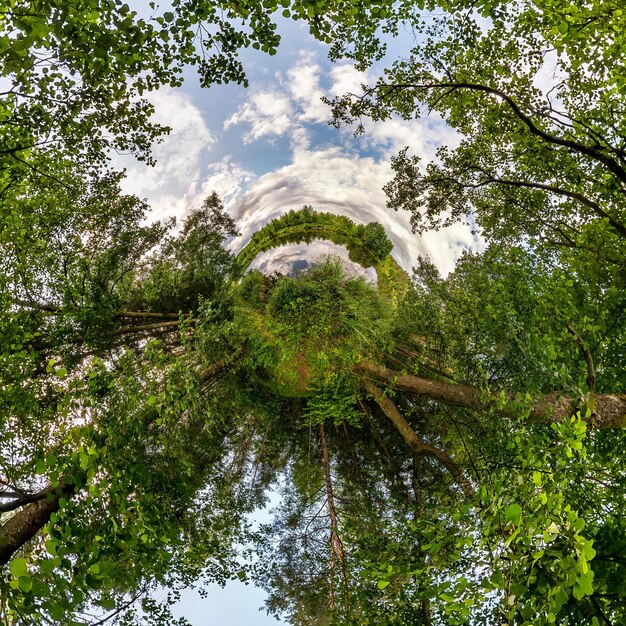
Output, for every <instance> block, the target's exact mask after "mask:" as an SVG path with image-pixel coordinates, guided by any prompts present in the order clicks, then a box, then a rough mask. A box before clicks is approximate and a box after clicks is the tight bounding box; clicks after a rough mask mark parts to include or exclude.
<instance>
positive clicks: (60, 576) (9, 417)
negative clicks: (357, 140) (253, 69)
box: [0, 0, 626, 626]
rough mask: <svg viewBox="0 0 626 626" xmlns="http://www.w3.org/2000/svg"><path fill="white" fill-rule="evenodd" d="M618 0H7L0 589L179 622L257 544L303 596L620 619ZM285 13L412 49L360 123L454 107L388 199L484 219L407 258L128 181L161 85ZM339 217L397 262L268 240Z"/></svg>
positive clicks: (220, 66)
mask: <svg viewBox="0 0 626 626" xmlns="http://www.w3.org/2000/svg"><path fill="white" fill-rule="evenodd" d="M621 5H622V3H621V2H619V1H618V0H602V1H599V0H590V1H588V2H584V3H583V2H581V1H580V0H574V1H571V0H567V1H565V0H528V1H527V2H523V3H522V2H520V3H518V2H510V1H507V0H472V1H469V0H457V1H455V2H448V0H395V1H393V2H392V1H391V0H280V2H278V1H277V0H263V2H260V1H259V0H249V1H246V2H239V1H237V2H231V1H230V0H213V1H211V2H208V1H206V0H172V1H171V3H169V4H168V5H167V6H164V7H159V6H158V5H157V4H155V3H154V2H151V3H150V14H149V16H148V17H145V16H144V17H142V15H141V14H140V13H138V12H137V11H138V9H137V10H135V9H133V8H131V7H129V5H127V4H124V3H123V2H122V0H0V25H1V27H0V72H1V74H0V76H1V79H0V93H1V99H0V137H1V141H0V623H2V624H7V626H18V625H19V626H21V625H24V626H26V625H29V626H30V625H39V624H60V625H67V626H96V625H101V624H111V625H115V624H118V625H120V626H121V625H123V626H131V625H137V626H139V625H153V626H165V625H169V624H176V623H178V624H184V623H186V622H185V621H184V619H182V618H181V619H177V618H175V617H174V615H173V614H172V607H173V606H174V604H175V602H176V601H177V599H178V597H179V594H180V592H181V590H182V589H185V588H188V587H190V586H193V585H196V586H199V587H202V586H203V585H205V584H208V583H210V582H217V583H220V584H224V583H225V582H226V581H228V580H237V579H238V580H242V581H246V582H250V583H253V584H255V585H258V586H261V587H262V588H264V589H265V590H266V591H267V593H268V600H267V604H266V609H267V610H268V611H269V612H270V613H272V614H274V615H277V616H281V617H282V618H283V619H284V620H286V621H287V623H289V624H293V625H294V626H308V625H310V626H313V625H315V626H318V625H320V626H323V625H329V626H330V625H336V626H342V625H345V626H357V625H363V626H365V625H371V626H385V625H388V626H399V625H405V624H407V625H408V624H411V625H423V626H432V625H440V624H449V625H459V626H461V625H468V626H469V625H471V626H473V625H478V624H484V625H486V626H492V625H496V624H498V625H500V624H507V625H520V626H521V625H541V624H561V625H567V624H569V625H579V624H589V625H593V626H601V625H613V626H617V625H620V624H626V584H625V581H626V518H625V517H624V510H626V457H625V456H624V450H625V449H626V433H625V429H626V370H625V367H624V363H626V288H625V287H626V195H625V193H626V14H625V13H626V9H624V8H622V6H621ZM291 20H295V21H296V22H298V23H303V24H305V25H306V27H307V29H308V32H309V33H310V35H311V36H312V37H314V38H315V39H316V40H318V41H319V42H321V43H323V44H324V45H326V46H327V50H328V55H329V58H330V59H331V60H332V61H342V62H350V63H353V64H354V65H355V66H356V67H357V68H360V69H365V68H369V67H372V66H373V65H375V64H380V63H384V65H385V67H384V71H382V72H381V73H380V77H379V78H378V79H377V80H376V81H375V82H373V83H372V84H369V85H363V86H362V89H361V91H360V92H358V93H348V94H337V97H336V98H334V99H327V104H328V112H329V119H331V118H332V119H331V121H332V124H333V125H334V126H337V127H341V128H343V127H346V126H347V127H350V128H352V129H356V133H360V132H363V131H364V129H365V125H364V120H374V121H376V122H382V123H384V122H385V121H388V120H394V119H402V120H407V121H410V120H418V119H420V118H421V119H423V118H426V117H428V116H435V117H437V118H438V119H441V120H443V121H444V122H445V123H446V124H447V125H448V126H449V127H450V128H451V129H454V131H455V132H456V133H457V136H458V142H457V144H456V145H454V146H448V145H442V146H440V147H439V149H438V151H437V154H436V157H435V158H434V159H433V160H430V161H425V160H424V159H420V157H419V156H415V155H414V154H413V153H412V152H411V151H410V149H409V148H407V149H405V150H403V151H401V152H399V153H398V154H397V155H396V156H394V157H393V159H392V161H391V166H392V169H393V173H394V176H393V178H392V179H391V180H390V181H389V182H388V184H387V185H386V187H385V192H386V194H387V199H388V208H389V209H390V210H395V211H402V212H408V214H409V215H410V218H411V224H412V226H413V229H414V232H415V233H416V236H418V235H419V234H421V233H425V232H428V231H431V230H436V229H441V228H445V227H447V226H450V225H454V224H458V223H463V224H469V225H470V226H471V228H473V229H474V230H475V231H476V232H477V233H479V234H480V236H481V237H482V238H483V240H484V242H485V247H484V251H481V252H469V251H467V252H465V253H464V254H463V255H462V256H461V257H460V258H459V260H458V261H457V263H456V266H455V268H454V270H453V271H452V272H450V273H449V274H447V275H442V274H441V273H440V272H439V271H438V269H437V268H436V266H435V265H434V264H433V263H432V262H431V261H430V260H429V259H427V258H419V259H415V261H414V265H415V267H414V269H413V272H412V273H407V272H406V271H405V270H404V269H402V268H401V267H400V266H399V265H398V263H397V262H396V261H395V260H394V259H393V256H392V255H393V245H392V243H391V240H390V239H389V238H388V236H387V234H386V233H385V230H384V228H383V227H382V226H381V225H380V224H377V223H374V222H371V223H367V224H365V223H363V224H361V223H357V222H355V221H353V220H350V219H348V218H345V217H341V216H337V215H332V214H331V213H330V212H328V211H325V210H324V209H323V207H316V208H315V209H313V208H312V207H310V206H305V207H303V208H302V209H300V210H298V211H291V212H290V213H287V214H285V215H284V216H282V217H280V218H278V219H276V220H273V221H270V222H269V224H266V225H265V226H264V227H263V228H259V229H257V233H256V234H255V235H254V236H253V237H252V239H251V240H250V241H249V242H248V244H247V245H246V247H244V248H243V249H242V250H241V251H240V252H239V254H238V255H234V254H232V253H231V252H229V250H228V248H227V244H228V242H230V241H231V240H232V239H233V238H234V237H235V236H237V234H238V224H237V222H236V220H235V219H234V218H233V216H232V215H230V214H229V212H228V210H227V207H225V204H224V202H223V200H222V199H221V198H220V197H219V196H218V195H217V194H216V193H212V194H209V195H208V197H206V199H205V200H204V202H203V203H202V204H201V205H200V206H197V207H195V208H194V209H193V210H192V211H190V212H188V214H187V215H186V217H185V220H184V222H183V223H182V224H176V223H174V221H172V220H170V221H158V220H154V219H153V217H152V216H151V207H150V206H149V205H148V203H147V202H146V201H145V200H142V199H140V198H139V197H137V196H133V195H129V194H126V193H124V192H123V191H122V189H121V183H122V181H123V177H124V172H121V171H115V169H114V167H113V165H112V160H111V154H112V153H113V152H116V151H120V152H126V153H132V154H133V155H134V156H135V157H136V159H138V160H140V161H145V162H146V163H147V164H151V163H152V162H153V160H154V154H153V148H154V145H155V142H157V141H158V139H159V138H160V137H163V136H165V135H166V134H167V133H168V132H169V129H168V128H167V127H166V126H164V125H162V124H159V123H157V122H155V121H154V118H153V113H154V107H153V106H152V105H151V104H150V103H149V101H148V100H147V99H146V95H148V94H150V93H151V92H155V91H157V90H158V89H159V88H163V87H168V88H171V89H176V88H179V87H180V86H181V85H182V83H183V79H184V80H191V78H190V72H189V68H195V69H196V70H197V72H198V78H197V80H198V81H199V84H200V85H201V86H202V87H204V88H209V87H210V86H211V85H219V84H223V83H236V84H240V85H244V86H247V84H248V77H247V75H246V67H245V64H244V63H243V62H242V55H241V53H242V51H244V50H247V49H249V48H251V49H254V50H258V51H259V53H264V54H267V55H274V54H276V51H277V49H278V48H279V47H280V46H281V27H282V26H284V23H285V21H291ZM407 34H409V35H410V36H407ZM400 40H401V41H402V42H406V41H407V40H410V41H412V44H411V45H408V46H407V47H406V49H403V50H402V53H401V55H398V56H397V58H392V59H390V58H389V53H390V51H391V53H394V54H395V52H394V50H395V51H397V48H394V46H396V45H397V42H398V41H400ZM546 85H547V86H546ZM317 239H323V240H330V241H333V242H335V243H337V244H339V245H342V246H344V247H345V248H347V250H348V253H349V255H350V259H351V260H352V261H354V262H355V263H357V264H358V265H361V266H362V267H373V268H374V269H375V270H376V273H377V277H378V278H377V282H376V283H372V282H369V281H367V280H365V279H364V278H363V277H360V276H355V275H354V274H352V273H350V272H347V271H346V268H345V267H344V264H343V263H342V262H341V261H340V260H338V259H337V258H334V257H323V258H320V259H318V260H317V261H316V262H315V263H314V264H313V265H312V266H310V267H309V268H308V270H307V271H305V272H302V273H299V274H297V275H281V274H277V273H274V274H269V273H268V274H263V273H261V272H259V271H257V270H249V266H250V264H251V263H252V261H253V260H254V259H255V257H256V256H257V255H258V254H259V253H260V252H262V251H267V250H271V249H273V248H275V247H276V246H279V245H282V244H285V243H288V242H289V243H293V242H305V243H310V242H311V241H313V240H317ZM276 493H280V503H279V505H278V506H277V507H276V509H275V510H274V514H273V517H272V521H271V522H269V523H267V524H263V525H261V526H255V525H253V524H251V522H250V519H251V518H250V515H251V514H253V513H254V512H255V511H258V510H261V509H263V508H264V507H266V506H267V504H268V499H269V497H270V495H271V494H276ZM620 511H621V512H620ZM162 590H166V592H167V593H166V594H165V599H163V597H164V596H163V593H160V592H161V591H162ZM157 592H159V593H157Z"/></svg>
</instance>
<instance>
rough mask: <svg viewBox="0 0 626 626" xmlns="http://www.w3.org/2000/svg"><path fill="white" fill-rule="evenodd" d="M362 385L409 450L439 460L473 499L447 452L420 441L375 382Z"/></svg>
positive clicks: (365, 382)
mask: <svg viewBox="0 0 626 626" xmlns="http://www.w3.org/2000/svg"><path fill="white" fill-rule="evenodd" d="M362 384H363V387H364V389H365V390H366V391H367V393H369V394H370V395H371V396H372V397H373V398H374V400H375V402H376V404H378V406H379V407H380V409H381V410H382V412H383V413H384V414H385V415H386V416H387V417H388V418H389V419H390V420H391V422H392V423H393V425H394V426H395V427H396V429H397V431H398V432H399V433H400V435H401V436H402V438H403V439H404V441H405V443H406V444H407V445H408V446H409V448H410V449H411V450H412V451H413V452H414V453H415V454H417V455H418V456H430V457H433V458H434V459H437V461H439V462H440V463H441V464H442V465H443V466H444V467H445V468H446V469H447V470H448V472H449V473H450V475H451V476H452V478H453V479H454V481H455V482H456V483H457V485H458V486H459V487H460V488H461V491H463V493H464V494H465V496H466V497H468V498H471V497H473V496H474V488H473V487H472V485H471V483H470V482H469V480H468V479H467V478H466V477H465V475H464V473H463V470H462V469H461V468H460V467H459V465H458V464H457V463H455V461H453V460H452V458H451V457H450V456H449V455H448V454H447V453H446V452H444V451H443V450H441V449H439V448H436V447H435V446H431V445H430V444H428V443H426V442H425V441H423V440H422V439H420V437H418V435H417V433H416V432H415V431H414V430H413V428H412V427H411V425H410V424H409V423H408V422H407V421H406V419H404V417H403V416H402V415H401V414H400V411H398V409H397V408H396V406H395V404H394V403H393V402H392V401H391V399H390V398H389V397H388V396H386V395H385V394H383V393H382V392H381V391H380V390H379V389H378V387H377V386H376V385H375V384H374V383H373V382H371V381H370V380H367V379H363V380H362Z"/></svg>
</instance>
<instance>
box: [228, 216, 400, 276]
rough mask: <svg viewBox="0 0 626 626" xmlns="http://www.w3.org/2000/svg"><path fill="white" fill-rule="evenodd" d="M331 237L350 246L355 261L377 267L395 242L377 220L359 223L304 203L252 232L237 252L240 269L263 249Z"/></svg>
mask: <svg viewBox="0 0 626 626" xmlns="http://www.w3.org/2000/svg"><path fill="white" fill-rule="evenodd" d="M316 239H327V240H329V241H332V242H333V243H335V244H337V245H341V246H346V248H347V250H348V255H349V258H350V260H351V261H353V262H354V263H358V264H359V265H361V266H362V267H374V266H375V265H376V264H377V263H380V262H382V261H383V260H384V259H385V258H386V257H388V256H389V254H390V253H391V250H392V249H393V244H392V243H391V241H389V238H388V237H387V235H386V233H385V229H384V228H383V227H382V226H381V225H380V224H378V223H376V222H370V223H369V224H366V225H363V224H355V223H354V222H353V221H352V220H351V219H349V218H348V217H345V216H343V215H333V214H332V213H323V212H320V211H315V210H313V208H312V207H310V206H306V205H305V206H304V207H303V208H302V209H300V210H299V211H294V210H291V211H289V212H288V213H285V214H284V215H282V216H281V217H278V218H276V219H275V220H272V221H271V222H270V223H269V224H267V225H266V226H264V227H263V228H262V229H261V230H259V231H257V232H256V233H254V235H252V237H251V239H250V241H249V242H248V244H247V245H246V246H245V247H244V248H243V250H241V252H240V253H239V255H238V256H237V271H238V272H240V273H243V272H245V271H246V269H247V268H248V266H249V265H250V263H252V261H253V260H254V259H255V257H256V256H257V255H258V254H260V253H261V252H265V251H267V250H271V249H272V248H276V247H278V246H283V245H286V244H289V243H307V244H309V243H311V242H312V241H314V240H316Z"/></svg>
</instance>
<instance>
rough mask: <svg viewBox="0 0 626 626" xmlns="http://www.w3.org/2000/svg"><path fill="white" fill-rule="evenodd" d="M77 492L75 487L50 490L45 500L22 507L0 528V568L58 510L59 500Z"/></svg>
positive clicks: (67, 486)
mask: <svg viewBox="0 0 626 626" xmlns="http://www.w3.org/2000/svg"><path fill="white" fill-rule="evenodd" d="M76 491H77V487H76V486H75V485H65V486H63V487H57V488H52V487H51V488H50V489H49V490H48V493H47V495H46V497H45V498H43V499H41V500H39V501H38V502H32V503H30V504H27V505H26V506H24V507H23V508H22V509H21V510H20V511H18V512H17V513H15V514H14V515H12V516H11V517H10V518H9V519H8V520H7V521H6V522H5V523H4V524H2V526H0V567H2V566H3V565H6V564H7V563H8V562H9V561H10V560H11V558H12V557H13V555H14V554H15V552H17V550H19V549H20V548H21V547H22V546H24V545H25V544H26V543H27V542H28V541H30V540H31V539H32V538H33V537H34V536H35V535H36V534H37V533H38V532H39V531H40V530H41V529H42V528H43V527H44V526H45V525H46V524H47V523H48V522H49V521H50V516H51V515H52V513H54V512H55V511H58V510H59V501H60V500H61V498H64V497H65V498H68V497H70V496H72V495H74V494H75V493H76Z"/></svg>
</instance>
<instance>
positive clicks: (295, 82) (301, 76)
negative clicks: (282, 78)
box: [287, 54, 330, 123]
mask: <svg viewBox="0 0 626 626" xmlns="http://www.w3.org/2000/svg"><path fill="white" fill-rule="evenodd" d="M287 78H288V83H287V88H288V90H289V93H290V94H291V97H292V98H293V99H294V101H295V102H297V103H298V105H299V107H300V111H301V112H300V114H299V116H298V119H299V121H301V122H318V123H324V122H326V121H327V120H328V119H329V117H330V109H329V107H328V105H326V104H324V103H323V102H322V97H323V96H324V95H326V94H325V93H324V90H323V89H322V88H321V86H320V66H319V65H318V64H317V63H315V62H314V61H313V56H312V55H311V54H304V55H302V57H301V58H300V60H299V61H298V63H297V64H296V65H295V66H294V67H292V68H291V69H290V70H289V71H288V72H287Z"/></svg>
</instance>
